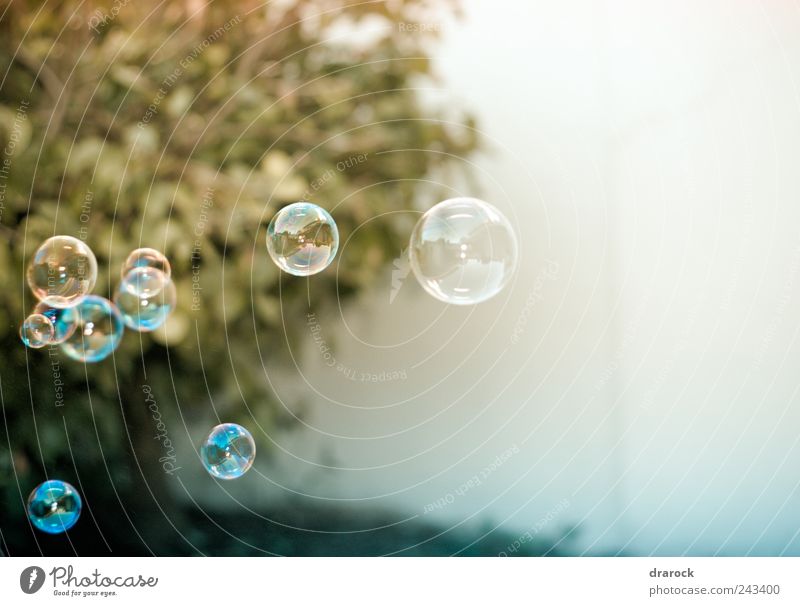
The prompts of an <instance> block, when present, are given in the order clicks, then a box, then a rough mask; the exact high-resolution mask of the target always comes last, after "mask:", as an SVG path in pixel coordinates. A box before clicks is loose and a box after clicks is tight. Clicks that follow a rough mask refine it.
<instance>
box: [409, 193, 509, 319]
mask: <svg viewBox="0 0 800 606" xmlns="http://www.w3.org/2000/svg"><path fill="white" fill-rule="evenodd" d="M409 260H410V262H411V269H412V270H413V272H414V275H415V276H416V278H417V280H418V281H419V283H420V284H421V285H422V287H423V288H424V289H425V290H426V291H427V292H428V293H430V294H431V295H433V296H434V297H436V298H437V299H440V300H441V301H444V302H445V303H452V304H454V305H472V304H475V303H480V302H482V301H486V300H487V299H490V298H491V297H493V296H494V295H496V294H497V293H498V292H500V291H501V290H502V289H503V287H504V286H505V285H506V284H507V283H508V281H509V280H510V279H511V276H512V275H513V273H514V270H515V269H516V266H517V239H516V236H515V235H514V230H513V229H512V227H511V224H510V223H509V222H508V219H506V218H505V217H504V216H503V215H502V214H501V213H500V211H498V210H497V209H496V208H495V207H493V206H492V205H490V204H487V203H486V202H483V201H482V200H478V199H476V198H453V199H451V200H445V201H444V202H440V203H439V204H437V205H436V206H434V207H433V208H431V209H430V210H428V211H427V212H426V213H425V214H424V215H422V217H421V218H420V220H419V221H418V222H417V225H416V227H414V231H413V233H412V235H411V241H410V244H409Z"/></svg>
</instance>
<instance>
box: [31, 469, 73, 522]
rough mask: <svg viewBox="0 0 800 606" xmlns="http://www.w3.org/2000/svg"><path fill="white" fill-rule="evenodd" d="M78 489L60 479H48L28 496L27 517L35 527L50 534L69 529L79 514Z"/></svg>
mask: <svg viewBox="0 0 800 606" xmlns="http://www.w3.org/2000/svg"><path fill="white" fill-rule="evenodd" d="M82 506H83V505H82V503H81V497H80V495H78V491H77V490H75V488H74V487H73V486H72V485H71V484H68V483H67V482H62V481H61V480H48V481H47V482H43V483H42V484H39V485H38V486H37V487H36V488H34V489H33V492H31V494H30V496H29V497H28V518H30V521H31V522H32V523H33V525H34V526H36V528H38V529H39V530H42V531H44V532H47V533H50V534H58V533H59V532H64V531H66V530H69V529H70V528H72V527H73V526H75V523H76V522H77V521H78V518H79V517H80V515H81V507H82Z"/></svg>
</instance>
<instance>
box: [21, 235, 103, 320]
mask: <svg viewBox="0 0 800 606" xmlns="http://www.w3.org/2000/svg"><path fill="white" fill-rule="evenodd" d="M27 278H28V285H29V286H30V287H31V291H32V292H33V295H34V296H35V297H36V298H37V299H39V300H40V301H44V302H45V303H47V304H48V305H50V306H51V307H59V308H62V309H63V308H66V307H72V306H74V305H77V304H78V302H79V301H80V300H81V299H83V297H85V296H86V295H87V294H89V293H90V292H91V291H92V288H94V284H95V282H96V281H97V259H96V258H95V256H94V253H93V252H92V249H91V248H89V247H88V246H87V245H86V243H85V242H81V241H80V240H78V239H77V238H73V237H72V236H54V237H52V238H48V239H47V240H45V242H44V243H43V244H42V245H41V246H40V247H39V248H38V249H36V252H35V253H34V254H33V257H32V258H31V260H30V263H29V264H28V272H27Z"/></svg>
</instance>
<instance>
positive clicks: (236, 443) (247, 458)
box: [200, 423, 256, 480]
mask: <svg viewBox="0 0 800 606" xmlns="http://www.w3.org/2000/svg"><path fill="white" fill-rule="evenodd" d="M255 458H256V443H255V442H254V441H253V436H251V435H250V432H249V431H247V430H246V429H245V428H244V427H242V426H241V425H237V424H236V423H223V424H222V425H217V426H216V427H215V428H214V429H212V430H211V433H210V434H208V438H206V441H205V442H204V443H203V445H202V447H201V448H200V459H201V460H202V461H203V467H205V468H206V470H207V471H208V473H210V474H211V475H212V476H214V477H216V478H219V479H221V480H233V479H234V478H239V477H241V476H243V475H244V473H245V472H246V471H247V470H248V469H250V467H251V466H252V465H253V461H255Z"/></svg>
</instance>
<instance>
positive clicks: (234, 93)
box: [0, 0, 477, 533]
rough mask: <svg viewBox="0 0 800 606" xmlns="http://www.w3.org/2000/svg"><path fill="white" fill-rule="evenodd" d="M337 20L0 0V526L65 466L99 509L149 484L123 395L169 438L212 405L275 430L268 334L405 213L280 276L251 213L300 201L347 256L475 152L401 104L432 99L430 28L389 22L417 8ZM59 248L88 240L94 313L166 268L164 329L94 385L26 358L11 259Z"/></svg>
mask: <svg viewBox="0 0 800 606" xmlns="http://www.w3.org/2000/svg"><path fill="white" fill-rule="evenodd" d="M345 4H350V5H349V6H346V7H344V8H343V6H342V3H341V2H330V1H327V0H326V1H320V2H316V3H307V2H301V1H299V0H298V1H292V2H281V3H261V2H250V1H238V2H213V3H211V4H206V3H204V2H195V1H192V0H187V1H185V2H165V3H162V4H158V5H156V3H146V2H143V3H137V2H126V1H125V0H117V1H116V2H114V3H111V2H78V1H76V0H71V1H64V2H47V3H43V2H33V1H29V2H13V3H6V4H3V3H2V2H0V13H1V14H2V17H1V18H0V74H2V76H0V78H2V81H1V83H0V166H2V167H3V172H2V175H0V177H2V178H0V202H1V203H2V206H0V213H1V215H0V237H2V238H3V239H4V240H5V241H6V242H7V243H8V246H2V247H0V272H1V273H2V276H3V280H4V282H3V283H4V285H5V288H3V289H2V291H0V341H2V352H3V353H2V366H0V381H2V383H1V384H0V387H2V410H3V423H4V429H5V432H4V433H5V434H6V435H5V439H3V440H2V442H3V444H2V445H0V496H2V500H3V506H2V507H3V511H4V512H8V511H9V510H11V511H13V512H15V513H13V515H12V514H10V515H9V516H7V519H9V520H10V521H13V519H18V518H19V517H20V515H21V510H22V508H21V507H20V506H19V504H20V498H21V497H23V498H24V496H26V495H27V492H28V491H29V490H30V489H31V488H32V486H33V485H35V484H36V483H38V482H39V481H41V480H42V479H44V477H47V476H48V475H51V476H56V475H57V474H58V473H61V472H68V473H66V475H68V476H70V477H72V475H75V473H73V472H75V470H78V469H82V470H84V473H83V475H82V481H83V482H84V484H85V486H84V487H83V488H84V490H86V491H89V492H91V490H92V486H95V487H98V486H100V485H101V484H102V483H103V482H105V483H106V485H105V486H104V487H103V492H105V493H107V492H108V491H109V487H108V484H111V483H113V486H114V489H113V490H114V492H115V493H117V491H119V493H120V494H127V495H132V494H140V495H141V494H147V491H148V490H152V483H153V482H154V481H155V479H152V481H150V482H147V484H146V485H145V486H144V487H143V486H142V478H147V479H151V476H150V475H149V472H148V471H147V469H148V467H152V465H153V463H154V460H155V459H154V457H157V456H158V450H157V449H155V450H154V448H153V446H152V445H151V444H149V442H152V441H153V440H152V421H151V419H150V418H149V417H148V416H147V415H148V413H147V411H146V409H145V407H144V406H145V405H144V400H145V398H144V396H143V395H142V386H143V385H149V386H151V388H152V391H153V393H156V394H158V397H159V405H160V406H161V408H162V409H164V410H165V411H171V412H165V414H173V415H180V416H181V421H182V422H186V421H187V419H186V417H191V416H192V415H194V414H203V415H205V414H207V413H208V412H209V410H210V407H211V405H212V403H213V406H214V411H215V412H216V413H218V414H226V415H235V414H241V415H244V416H245V418H250V417H251V416H252V418H253V419H254V422H256V423H258V424H259V425H260V426H261V427H263V428H265V429H266V430H267V431H268V430H269V427H271V426H274V425H275V424H276V423H279V422H281V416H280V413H279V412H278V411H279V407H278V406H276V405H275V403H274V402H273V400H272V397H271V394H270V392H269V388H268V383H267V381H266V379H265V374H264V365H265V364H271V363H280V360H281V359H285V354H286V346H285V343H286V336H285V334H286V332H288V333H290V334H291V332H292V331H294V330H298V327H300V326H302V322H303V321H304V320H303V316H304V313H305V311H306V310H307V309H308V306H309V302H311V304H312V306H314V307H315V308H318V307H320V306H325V305H326V304H327V303H329V302H334V303H335V301H336V297H341V298H345V299H346V298H348V297H350V296H352V295H354V294H356V293H358V292H359V291H360V290H362V289H363V288H365V287H366V286H368V285H369V284H371V283H372V282H373V281H374V280H375V279H376V276H377V275H378V273H377V272H379V271H380V270H381V268H383V267H384V266H385V264H386V263H387V261H389V260H391V259H392V258H394V257H396V256H397V254H398V253H399V251H400V250H401V249H402V248H403V247H404V239H405V238H407V234H408V233H409V231H410V225H411V224H410V221H412V219H413V217H412V216H410V215H403V214H402V213H400V214H397V215H396V216H395V215H393V219H392V220H391V221H390V220H380V221H372V222H370V223H369V225H368V228H366V229H363V230H359V237H358V238H354V239H353V241H352V242H351V243H350V244H349V245H348V248H347V250H346V254H344V255H342V256H341V258H340V260H339V262H338V266H336V268H335V269H334V268H333V267H332V268H331V270H330V271H328V272H325V273H323V274H320V275H318V276H315V277H314V278H313V279H312V280H299V279H287V277H286V276H284V277H281V276H280V275H279V273H278V270H277V268H276V267H275V266H274V265H273V264H272V263H271V262H270V261H269V259H268V257H267V253H266V247H265V244H264V236H265V228H266V225H267V223H268V222H269V219H270V218H271V216H272V215H273V214H274V212H275V211H276V210H277V209H278V208H280V207H281V206H283V205H285V204H287V203H290V202H293V201H296V200H298V199H301V198H308V199H310V200H312V201H314V202H317V203H319V204H320V205H322V206H324V207H326V208H327V209H328V210H329V211H331V212H332V214H333V215H334V217H335V219H336V221H337V224H338V226H339V229H340V234H341V238H342V241H343V242H344V241H345V240H346V239H347V238H348V236H349V235H350V234H352V233H353V231H354V229H355V228H356V227H357V226H359V225H362V224H363V223H364V222H365V221H366V220H367V219H370V218H372V217H376V216H380V215H382V214H384V213H390V212H392V211H401V210H404V209H409V208H412V207H414V201H415V198H416V197H418V196H419V195H420V192H421V189H420V188H421V187H424V186H421V181H422V180H424V179H425V178H426V177H427V176H429V175H432V174H436V173H437V172H441V171H443V170H446V169H447V167H448V166H450V165H451V159H450V158H451V156H450V155H449V154H453V155H466V154H469V153H470V152H471V151H472V150H474V149H475V148H476V145H477V141H476V140H475V138H474V135H473V134H472V133H473V132H474V131H473V130H472V129H470V128H463V127H459V126H457V125H454V124H453V123H452V122H450V121H446V120H441V121H440V120H437V118H439V117H440V116H437V114H436V112H435V111H431V109H430V107H429V106H426V105H425V104H423V102H422V100H421V94H420V92H419V90H418V88H416V87H419V86H429V85H430V84H431V82H432V80H431V79H432V77H433V74H432V73H431V64H430V62H429V60H428V59H427V57H426V48H427V45H428V44H429V43H431V41H432V37H435V32H433V33H431V32H428V33H425V32H424V31H413V32H408V31H401V28H398V27H397V23H400V22H410V21H414V20H415V19H419V18H420V15H422V14H424V10H425V3H424V2H422V1H417V0H414V1H411V2H405V3H394V2H372V3H355V2H353V3H345ZM418 29H422V30H425V29H426V28H418ZM354 33H355V35H354ZM440 115H441V117H444V114H440ZM447 118H448V119H450V118H452V116H447ZM464 121H465V122H466V123H467V124H470V123H471V120H470V119H469V118H468V117H466V118H464ZM420 150H428V151H420ZM359 158H363V159H362V160H359ZM3 162H5V164H3ZM56 233H62V234H71V235H74V236H76V237H80V238H82V239H85V240H86V241H87V243H89V245H90V246H91V247H92V249H93V250H94V251H95V254H96V255H97V258H98V264H99V267H100V275H99V279H98V285H97V288H96V289H95V292H97V293H98V294H103V295H105V296H109V294H110V293H111V292H112V291H113V288H114V287H115V286H116V284H117V281H118V278H119V276H118V272H119V268H120V266H121V264H122V261H123V259H124V258H125V256H126V255H127V253H128V252H130V251H131V250H133V249H134V248H137V247H139V246H152V247H154V248H157V249H160V250H162V251H164V252H165V253H166V254H167V256H168V257H169V258H170V259H171V261H172V263H173V275H174V280H175V283H176V286H177V290H178V295H179V300H180V303H179V308H178V310H177V311H176V312H175V313H174V314H173V317H172V318H171V319H170V322H169V323H168V325H167V327H166V328H165V330H163V331H160V332H158V333H155V334H153V335H144V336H142V337H139V335H136V334H130V333H129V334H128V335H126V338H125V339H124V342H123V345H122V347H121V348H120V349H119V350H118V351H117V353H116V355H115V356H114V357H113V359H109V360H107V361H105V362H102V363H100V364H96V365H91V366H84V365H82V364H76V363H74V362H70V361H69V360H68V359H66V358H65V357H64V356H59V355H58V353H57V350H55V351H54V352H53V353H52V355H51V354H50V353H49V352H48V351H47V350H43V351H37V352H33V351H26V350H25V348H24V347H23V346H22V345H21V343H20V342H19V338H18V336H17V330H18V326H19V324H20V322H21V320H22V319H23V317H24V316H25V315H26V312H27V311H28V310H29V309H30V308H31V307H32V306H33V304H34V301H33V300H32V298H31V295H30V293H29V292H28V291H27V288H26V286H25V284H24V268H25V262H26V259H28V258H29V257H30V255H31V253H32V251H33V250H35V248H36V247H37V246H38V245H39V244H40V243H41V242H42V241H43V240H44V239H45V238H47V237H49V236H51V235H54V234H56ZM59 382H63V386H60V387H59V386H58V385H57V384H58V383H59ZM59 390H60V391H59ZM59 397H60V398H62V399H63V405H59ZM189 420H191V419H189ZM143 436H144V437H143ZM70 474H71V475H70ZM162 475H163V474H162ZM99 490H100V489H99V488H96V489H95V491H96V492H97V491H99ZM98 498H99V497H98ZM109 498H110V497H109ZM125 498H132V497H130V496H127V497H125ZM141 498H142V499H143V498H144V497H143V496H142V497H141ZM4 515H5V513H4ZM3 530H4V531H5V532H6V533H7V532H8V529H7V527H4V528H3Z"/></svg>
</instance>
